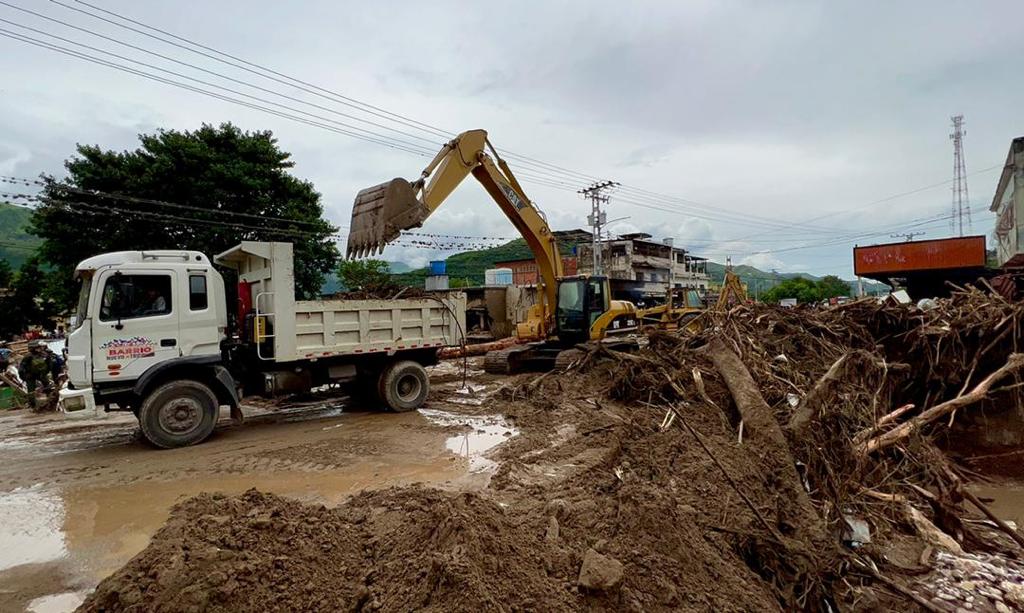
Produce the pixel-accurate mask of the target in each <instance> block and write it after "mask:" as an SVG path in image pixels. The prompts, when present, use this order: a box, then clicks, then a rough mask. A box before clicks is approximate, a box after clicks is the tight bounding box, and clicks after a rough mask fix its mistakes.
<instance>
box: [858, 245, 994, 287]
mask: <svg viewBox="0 0 1024 613" xmlns="http://www.w3.org/2000/svg"><path fill="white" fill-rule="evenodd" d="M984 266H985V237H984V236H962V237H958V238H943V239H938V240H930V241H913V242H905V243H889V244H887V245H872V246H870V247H854V249H853V270H854V272H855V273H856V274H857V275H858V276H861V277H866V276H870V275H879V274H887V273H888V274H892V275H898V274H899V273H907V272H915V271H924V270H947V269H956V268H983V267H984Z"/></svg>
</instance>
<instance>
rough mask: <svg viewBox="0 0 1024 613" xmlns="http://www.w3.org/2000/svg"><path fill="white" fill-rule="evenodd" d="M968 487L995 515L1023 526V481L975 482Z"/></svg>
mask: <svg viewBox="0 0 1024 613" xmlns="http://www.w3.org/2000/svg"><path fill="white" fill-rule="evenodd" d="M970 489H971V491H972V492H973V493H974V495H975V496H977V497H978V498H980V499H981V500H982V501H984V502H985V505H986V506H987V507H988V508H990V509H992V512H993V513H995V514H996V517H998V518H999V519H1002V520H1004V521H1011V522H1014V524H1015V525H1016V526H1017V527H1018V528H1020V527H1024V482H1020V481H1005V482H998V483H976V484H973V485H971V488H970ZM989 501H990V502H989Z"/></svg>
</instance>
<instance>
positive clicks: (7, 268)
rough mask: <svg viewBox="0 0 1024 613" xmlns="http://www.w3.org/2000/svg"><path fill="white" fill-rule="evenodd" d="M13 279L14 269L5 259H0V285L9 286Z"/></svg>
mask: <svg viewBox="0 0 1024 613" xmlns="http://www.w3.org/2000/svg"><path fill="white" fill-rule="evenodd" d="M13 279H14V271H13V270H11V265H10V264H9V263H8V262H7V260H0V287H10V285H11V281H12V280H13Z"/></svg>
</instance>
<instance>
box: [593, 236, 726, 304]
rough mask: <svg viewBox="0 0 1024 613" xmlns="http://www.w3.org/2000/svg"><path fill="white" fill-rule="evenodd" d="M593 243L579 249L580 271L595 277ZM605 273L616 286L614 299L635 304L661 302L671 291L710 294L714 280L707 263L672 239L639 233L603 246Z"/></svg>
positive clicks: (605, 243) (607, 241)
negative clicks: (670, 288)
mask: <svg viewBox="0 0 1024 613" xmlns="http://www.w3.org/2000/svg"><path fill="white" fill-rule="evenodd" d="M593 253H594V252H593V246H592V243H582V242H581V243H580V244H579V245H578V246H577V248H576V255H577V258H578V261H577V270H578V271H579V273H580V274H593V273H594V256H593ZM601 255H602V272H603V274H604V275H605V276H607V277H608V279H609V281H610V282H611V286H612V295H613V296H615V297H618V298H623V299H629V300H634V301H644V302H648V301H652V300H653V301H657V300H659V299H661V298H663V297H664V296H665V293H666V291H667V290H668V288H669V287H672V288H687V289H696V290H698V291H700V292H701V293H703V292H705V291H707V289H708V284H709V283H710V280H711V279H710V277H709V276H708V273H707V259H706V258H701V257H697V256H694V255H691V254H690V253H689V252H687V251H686V250H685V249H680V248H678V247H675V246H674V245H673V240H672V239H670V238H668V239H664V240H662V241H656V240H652V237H651V235H650V234H645V233H642V232H637V233H633V234H623V235H621V236H619V237H618V238H614V239H610V240H605V241H602V242H601Z"/></svg>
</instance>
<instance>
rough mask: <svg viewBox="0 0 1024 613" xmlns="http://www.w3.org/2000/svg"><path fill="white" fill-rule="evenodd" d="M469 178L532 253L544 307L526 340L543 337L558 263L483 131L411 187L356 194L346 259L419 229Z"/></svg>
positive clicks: (463, 139) (554, 248)
mask: <svg viewBox="0 0 1024 613" xmlns="http://www.w3.org/2000/svg"><path fill="white" fill-rule="evenodd" d="M488 150H490V151H491V153H493V157H492V156H491V155H489V154H488V152H487V151H488ZM470 174H472V175H473V176H474V177H475V178H476V179H477V180H478V181H479V182H480V184H481V185H483V187H484V189H485V190H487V193H488V194H490V196H491V198H493V199H494V201H495V202H496V203H497V204H498V208H500V209H501V210H502V212H503V213H505V216H506V217H508V219H509V221H511V222H512V225H514V226H515V228H516V230H518V231H519V234H520V235H521V236H522V237H523V239H525V240H526V244H527V245H528V246H529V247H530V250H531V251H532V252H533V256H534V258H535V259H536V261H537V268H538V271H539V272H540V277H541V282H542V284H543V302H541V303H540V311H539V312H538V313H535V317H533V322H532V324H531V326H532V328H533V331H532V333H531V334H530V336H541V337H543V336H545V335H547V334H548V333H550V332H551V330H552V329H553V326H554V324H553V318H554V316H553V310H554V306H555V303H556V299H557V292H558V279H559V278H560V277H561V276H562V274H563V271H562V257H561V254H560V253H559V251H558V243H557V241H556V240H555V237H554V236H553V235H552V233H551V229H550V228H549V227H548V223H547V221H546V220H545V219H544V216H543V215H542V214H541V212H540V210H539V209H537V207H536V206H534V204H533V203H532V202H530V199H529V198H527V197H526V194H525V193H524V192H523V188H522V186H520V185H519V181H518V180H517V179H516V178H515V175H514V174H512V170H511V169H510V168H509V167H508V165H507V164H506V163H505V161H504V160H502V159H501V157H500V156H499V155H498V154H497V152H496V151H495V150H494V148H493V147H492V146H491V144H490V143H489V142H488V140H487V132H485V131H484V130H469V131H467V132H463V133H462V134H460V135H458V136H457V137H456V138H454V139H453V140H452V141H450V142H448V143H447V144H445V145H444V147H442V148H441V150H440V151H439V152H438V153H437V155H436V156H434V159H433V160H432V161H431V162H430V164H428V165H427V167H426V168H425V169H424V170H423V172H422V173H421V174H420V178H419V179H418V180H416V181H413V182H410V181H406V180H405V179H392V180H391V181H388V182H387V183H382V184H380V185H375V186H373V187H369V188H367V189H364V190H362V191H360V192H359V194H357V195H356V201H355V203H354V204H353V206H352V222H351V224H350V226H349V238H348V245H347V247H346V254H347V255H348V257H350V258H359V257H365V256H368V255H372V254H375V253H379V252H380V251H383V249H384V247H385V246H386V245H387V244H388V243H389V242H391V241H393V240H395V239H396V238H398V237H399V236H401V233H402V231H403V230H410V229H412V228H417V227H419V226H421V225H423V222H424V221H425V220H426V219H427V217H429V216H430V214H431V213H433V212H434V211H435V210H437V208H438V207H439V206H440V205H441V203H443V202H444V201H445V200H446V199H447V198H448V196H450V195H451V193H452V192H453V191H455V188H457V187H458V186H459V184H460V183H461V182H462V181H463V180H464V179H465V178H466V177H467V176H468V175H470ZM537 320H539V321H537Z"/></svg>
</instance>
